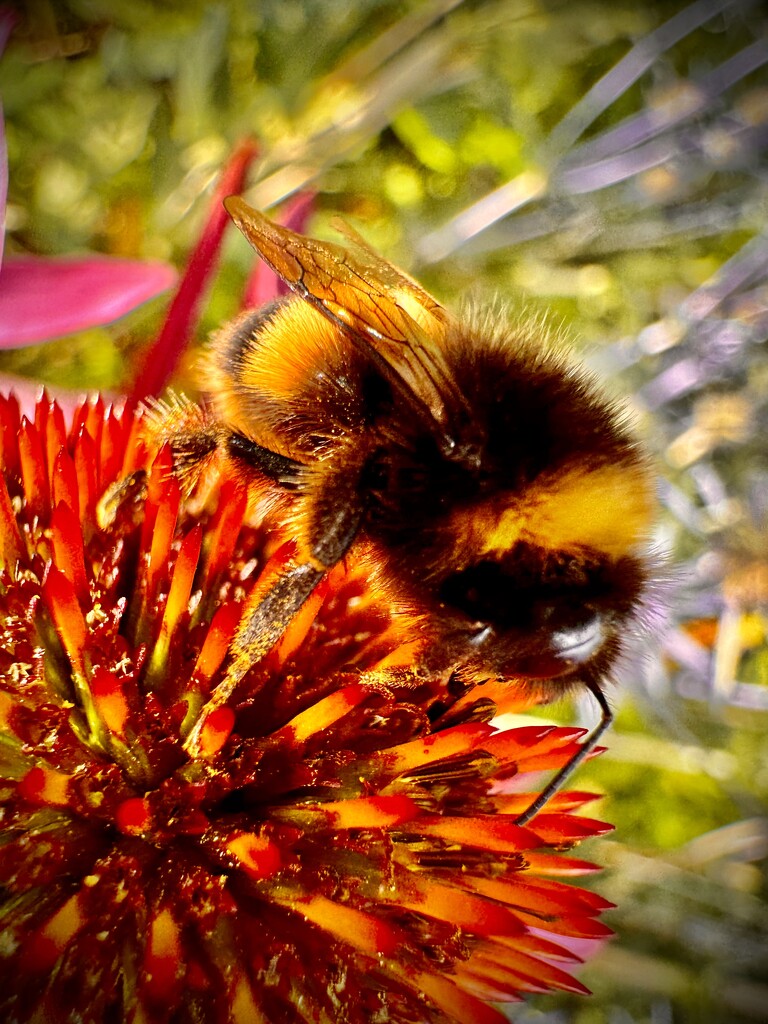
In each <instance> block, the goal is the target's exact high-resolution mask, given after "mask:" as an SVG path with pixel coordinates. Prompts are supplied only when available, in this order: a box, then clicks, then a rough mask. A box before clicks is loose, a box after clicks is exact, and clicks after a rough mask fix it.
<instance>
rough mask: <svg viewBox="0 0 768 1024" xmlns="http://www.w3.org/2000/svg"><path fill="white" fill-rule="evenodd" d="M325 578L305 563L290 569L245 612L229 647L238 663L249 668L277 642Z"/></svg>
mask: <svg viewBox="0 0 768 1024" xmlns="http://www.w3.org/2000/svg"><path fill="white" fill-rule="evenodd" d="M324 575H325V570H324V569H316V568H315V567H314V566H313V565H309V564H308V563H305V564H303V565H295V566H293V567H292V568H290V569H288V570H287V571H286V572H285V573H283V575H281V576H280V578H279V579H278V580H277V582H276V583H275V584H274V585H273V586H272V587H271V588H270V589H269V590H268V591H267V593H266V594H265V595H264V596H263V597H262V598H261V599H260V600H259V601H258V603H257V604H256V607H255V608H254V609H253V611H252V612H251V613H250V614H249V612H248V610H247V609H246V612H245V615H244V616H243V620H242V622H241V624H240V626H239V628H238V631H237V634H236V636H235V639H234V640H233V641H232V646H231V648H230V650H231V652H232V655H233V659H234V662H235V664H237V663H242V662H244V663H245V667H246V668H248V667H250V666H251V665H253V664H255V662H257V661H259V660H260V659H261V658H263V657H264V655H265V654H267V653H268V652H269V651H270V650H271V649H272V648H273V647H274V646H275V644H276V643H277V641H278V640H279V639H280V637H281V636H282V635H283V633H284V632H285V630H286V629H287V628H288V625H289V623H290V622H291V620H292V619H293V617H294V616H295V615H296V613H297V612H298V611H299V609H300V608H301V606H302V605H303V604H304V602H305V601H306V600H307V598H308V597H309V596H310V594H311V593H312V591H313V590H314V589H315V587H316V586H317V584H318V583H319V582H320V580H321V579H322V578H323V576H324Z"/></svg>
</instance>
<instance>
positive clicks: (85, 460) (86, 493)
mask: <svg viewBox="0 0 768 1024" xmlns="http://www.w3.org/2000/svg"><path fill="white" fill-rule="evenodd" d="M75 472H76V473H77V490H78V494H79V496H80V515H81V517H85V516H88V517H90V516H91V514H92V512H93V506H94V504H95V502H96V497H97V495H96V486H97V479H98V470H97V466H96V447H95V445H94V443H93V438H92V437H91V435H90V434H89V433H88V432H87V431H86V430H85V429H82V430H81V431H80V433H79V434H78V435H77V440H76V441H75Z"/></svg>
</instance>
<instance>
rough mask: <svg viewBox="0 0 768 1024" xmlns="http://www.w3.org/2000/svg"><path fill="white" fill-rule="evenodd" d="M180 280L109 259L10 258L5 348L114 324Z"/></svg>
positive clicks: (157, 266)
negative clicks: (114, 321)
mask: <svg viewBox="0 0 768 1024" xmlns="http://www.w3.org/2000/svg"><path fill="white" fill-rule="evenodd" d="M175 280H176V271H175V270H174V269H173V268H172V267H169V266H167V265H166V264H165V263H157V262H148V263H145V262H141V261H139V260H121V259H110V258H109V257H106V256H101V257H99V256H95V257H90V258H85V259H71V258H69V259H61V260H58V259H45V258H43V257H38V256H21V257H16V258H13V259H7V260H6V261H5V264H4V265H3V268H2V271H1V272H0V348H13V347H14V346H17V345H31V344H34V342H38V341H49V340H51V339H52V338H60V337H61V336H62V335H63V334H71V333H72V332H73V331H82V330H85V329H86V328H88V327H96V326H99V325H101V324H108V323H111V322H112V321H113V320H117V319H118V318H119V317H121V316H124V315H125V314H126V313H128V312H130V310H132V309H135V308H136V306H140V305H141V303H142V302H146V301H147V300H148V299H151V298H154V296H155V295H159V294H160V292H164V291H165V290H166V289H167V288H170V287H171V285H173V283H174V282H175Z"/></svg>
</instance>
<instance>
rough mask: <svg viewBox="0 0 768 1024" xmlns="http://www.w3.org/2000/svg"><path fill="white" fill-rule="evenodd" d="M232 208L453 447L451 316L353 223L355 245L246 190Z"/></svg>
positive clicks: (298, 287) (246, 230)
mask: <svg viewBox="0 0 768 1024" xmlns="http://www.w3.org/2000/svg"><path fill="white" fill-rule="evenodd" d="M224 205H225V206H226V209H227V212H228V213H229V215H230V216H231V217H232V219H233V220H234V222H235V223H236V224H237V226H238V228H239V229H240V230H241V231H242V233H243V234H244V235H245V237H246V238H247V240H248V241H249V242H250V244H251V245H252V246H253V248H254V249H255V250H256V251H257V252H258V253H259V255H260V256H261V257H262V259H263V260H264V261H265V262H266V263H268V264H269V266H270V267H271V268H272V269H273V270H274V271H275V273H276V274H278V275H279V276H280V277H281V278H282V279H283V280H284V281H285V283H286V284H287V285H288V286H289V287H290V288H291V289H292V290H293V291H294V292H295V293H296V294H297V295H300V296H301V297H302V298H303V299H306V300H307V301H308V302H310V303H312V305H313V306H315V307H316V308H317V309H318V310H319V311H320V312H321V313H323V314H324V315H325V316H326V317H328V319H329V320H332V321H333V322H334V323H336V324H338V325H339V326H341V327H343V328H344V329H346V330H347V332H348V333H350V335H351V337H352V339H353V341H354V342H355V343H357V344H358V345H362V346H363V347H364V348H365V349H366V351H367V352H368V353H369V354H372V355H373V356H374V358H375V360H376V362H377V363H378V365H379V366H380V368H381V370H382V372H383V373H384V375H385V376H386V377H387V378H388V379H389V380H390V381H391V382H392V383H393V384H394V385H395V386H396V387H398V388H399V389H400V391H401V392H404V393H405V395H406V398H407V400H408V401H409V402H410V404H411V405H413V406H414V407H415V408H416V409H417V410H418V411H419V412H420V413H422V415H424V416H425V417H426V418H428V419H429V421H430V425H431V427H432V429H433V430H435V431H436V432H437V433H438V434H439V435H440V438H441V440H442V441H443V443H444V444H445V446H446V447H447V448H448V449H450V448H451V447H452V446H453V444H454V443H455V442H454V436H453V435H454V429H455V424H454V423H453V422H452V420H453V418H454V415H455V412H456V411H457V407H463V406H464V402H463V400H462V397H461V391H460V389H459V388H458V386H457V384H456V381H455V380H454V379H453V375H452V373H451V371H450V368H449V366H448V364H447V362H446V360H445V357H444V354H443V351H442V347H441V342H442V339H443V338H444V337H445V331H446V327H447V325H448V323H449V322H450V318H449V315H448V313H447V312H446V310H445V309H443V307H442V306H441V305H440V304H439V303H438V302H437V300H436V299H434V298H432V296H431V295H429V293H428V292H426V291H424V289H423V288H422V287H421V286H420V285H419V284H417V282H416V281H414V280H412V279H411V278H410V277H408V276H407V275H406V274H404V273H402V272H401V271H399V270H398V269H397V268H396V267H394V266H393V265H392V264H391V263H388V262H387V261H386V260H384V259H382V257H380V256H379V255H378V254H377V253H376V252H374V250H373V249H371V248H370V247H369V246H368V245H367V244H366V243H365V242H364V241H363V240H362V239H361V238H360V236H359V235H357V233H356V232H354V231H353V230H352V229H351V228H349V227H347V226H345V227H344V233H345V234H346V235H347V237H348V238H349V239H350V241H351V242H352V248H345V247H344V246H341V245H335V244H334V243H332V242H321V241H318V240H316V239H312V238H306V237H305V236H304V235H300V234H298V233H297V232H295V231H291V230H289V229H288V228H285V227H282V226H281V225H279V224H275V223H274V222H273V221H271V220H269V218H267V217H265V216H264V214H263V213H260V212H259V211H258V210H255V209H253V207H251V206H249V205H248V204H247V203H246V202H245V201H244V200H243V199H241V198H240V197H239V196H230V197H229V198H228V199H225V200H224Z"/></svg>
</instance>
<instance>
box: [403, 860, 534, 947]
mask: <svg viewBox="0 0 768 1024" xmlns="http://www.w3.org/2000/svg"><path fill="white" fill-rule="evenodd" d="M388 896H389V899H390V900H391V902H392V903H394V904H396V905H397V906H398V907H404V908H405V909H407V910H415V911H416V912H417V913H419V914H424V915H425V916H426V917H434V918H436V919H437V920H438V921H447V922H448V923H449V924H452V925H454V926H455V927H457V928H463V929H464V930H465V931H468V932H471V933H473V934H474V935H484V936H488V935H522V934H523V933H524V932H525V931H526V929H525V927H524V926H523V925H522V924H521V922H520V919H519V918H518V916H517V914H515V913H513V912H512V911H511V910H509V909H508V908H507V907H502V906H500V905H499V904H497V903H493V902H492V901H490V900H486V899H483V898H482V897H481V896H477V895H476V894H475V893H473V892H469V891H468V890H467V889H463V888H459V887H458V886H454V885H446V884H443V883H442V882H435V881H432V880H431V879H430V878H429V877H428V876H426V875H416V874H411V875H410V876H409V877H408V880H407V881H405V882H404V883H403V884H402V885H400V886H398V887H397V888H396V889H394V890H393V891H392V892H391V893H388Z"/></svg>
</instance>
